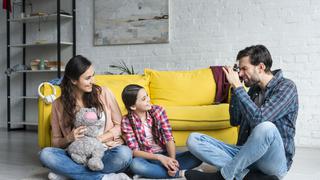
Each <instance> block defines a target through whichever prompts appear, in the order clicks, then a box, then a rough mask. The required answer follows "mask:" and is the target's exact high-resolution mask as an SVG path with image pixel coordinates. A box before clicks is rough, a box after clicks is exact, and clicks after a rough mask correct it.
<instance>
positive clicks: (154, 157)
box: [121, 84, 201, 179]
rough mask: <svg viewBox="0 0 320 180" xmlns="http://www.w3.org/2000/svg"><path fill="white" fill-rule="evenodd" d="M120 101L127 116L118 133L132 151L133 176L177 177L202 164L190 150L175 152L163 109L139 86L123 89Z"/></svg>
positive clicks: (169, 127) (132, 85) (131, 167)
mask: <svg viewBox="0 0 320 180" xmlns="http://www.w3.org/2000/svg"><path fill="white" fill-rule="evenodd" d="M122 100H123V102H124V105H125V106H126V109H127V110H128V114H127V115H126V116H125V117H124V118H123V119H122V123H121V130H122V132H123V136H124V139H125V140H126V142H127V145H128V146H129V147H130V148H131V149H132V150H133V156H134V158H133V161H132V163H131V165H130V170H131V171H132V172H133V173H134V174H136V175H139V176H142V177H146V178H157V179H160V178H178V177H184V172H185V171H186V170H188V169H192V168H195V167H197V166H199V165H200V164H201V161H200V160H199V159H197V158H196V157H195V156H193V155H192V154H191V153H190V152H189V151H186V152H182V153H176V147H175V143H174V140H173V136H172V132H171V126H170V123H169V120H168V118H167V115H166V112H165V110H164V108H162V107H161V106H157V105H151V104H150V98H149V96H148V94H147V92H146V91H145V89H144V88H143V87H142V86H139V85H136V84H130V85H128V86H126V87H125V88H124V90H123V91H122Z"/></svg>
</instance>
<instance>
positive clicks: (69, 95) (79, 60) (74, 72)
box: [60, 55, 103, 127]
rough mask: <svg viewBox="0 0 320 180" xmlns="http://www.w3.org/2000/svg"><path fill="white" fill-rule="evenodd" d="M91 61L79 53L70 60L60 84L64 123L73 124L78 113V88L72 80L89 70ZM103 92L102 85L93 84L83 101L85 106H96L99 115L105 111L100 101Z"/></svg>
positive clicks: (66, 124) (77, 78)
mask: <svg viewBox="0 0 320 180" xmlns="http://www.w3.org/2000/svg"><path fill="white" fill-rule="evenodd" d="M91 64H92V63H91V62H90V61H89V60H88V59H87V58H85V57H83V56H81V55H77V56H75V57H73V58H71V59H70V60H69V62H68V63H67V65H66V68H65V73H64V76H63V79H62V82H61V84H60V88H61V103H62V105H63V117H65V120H64V122H63V123H64V125H65V126H67V127H68V126H71V127H72V124H73V123H72V122H73V120H74V119H75V114H76V111H77V109H76V94H75V88H77V87H76V86H75V85H74V84H73V83H72V82H71V80H79V78H80V76H81V75H82V74H83V73H84V72H86V71H87V69H88V68H89V67H90V66H91ZM100 94H101V87H100V86H98V85H95V84H93V87H92V91H91V92H87V93H84V95H83V97H82V98H83V99H82V100H83V103H84V106H85V107H88V108H91V107H95V108H96V109H97V112H98V115H99V114H100V113H101V112H102V111H103V106H102V103H101V101H100V98H99V95H100Z"/></svg>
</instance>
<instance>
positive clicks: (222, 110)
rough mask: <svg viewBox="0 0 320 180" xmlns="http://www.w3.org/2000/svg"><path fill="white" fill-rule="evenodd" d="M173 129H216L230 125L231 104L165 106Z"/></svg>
mask: <svg viewBox="0 0 320 180" xmlns="http://www.w3.org/2000/svg"><path fill="white" fill-rule="evenodd" d="M164 108H165V109H166V112H167V115H168V118H169V121H170V124H171V126H172V128H173V130H193V131H195V130H214V129H223V128H228V127H230V121H229V119H230V116H229V104H219V105H207V106H165V107H164Z"/></svg>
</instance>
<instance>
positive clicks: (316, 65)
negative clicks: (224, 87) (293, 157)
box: [0, 0, 320, 147]
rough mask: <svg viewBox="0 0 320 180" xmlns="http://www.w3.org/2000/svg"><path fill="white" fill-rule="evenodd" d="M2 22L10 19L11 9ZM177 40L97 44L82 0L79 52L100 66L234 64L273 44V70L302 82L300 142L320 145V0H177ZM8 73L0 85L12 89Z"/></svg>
mask: <svg viewBox="0 0 320 180" xmlns="http://www.w3.org/2000/svg"><path fill="white" fill-rule="evenodd" d="M0 13H1V14H0V15H1V17H0V18H1V19H0V20H1V24H3V23H5V16H4V15H5V13H4V11H1V12H0ZM169 17H170V32H169V34H170V43H168V44H144V45H120V46H97V47H95V46H93V3H92V1H86V0H78V1H77V38H78V39H77V53H78V54H83V55H85V56H87V57H88V58H89V59H90V60H92V61H93V63H94V64H95V66H96V71H97V72H105V71H110V69H109V68H108V65H110V64H114V63H117V62H119V61H121V60H123V61H125V62H126V63H127V64H129V65H133V66H134V67H135V69H136V70H137V71H139V72H140V73H142V72H143V69H144V68H154V69H158V70H189V69H196V68H203V67H208V66H209V65H232V64H233V63H234V61H235V56H236V54H237V52H238V51H239V50H241V49H243V48H244V47H246V46H249V45H253V44H264V45H266V46H267V47H268V48H269V50H270V52H271V54H272V56H273V60H274V65H273V69H276V68H282V69H283V70H284V75H285V76H286V77H288V78H290V79H292V80H293V81H294V82H295V83H296V84H297V86H298V91H299V100H300V111H299V116H298V120H297V126H296V128H297V134H296V143H297V145H298V146H307V147H320V121H319V119H320V111H319V109H320V105H319V103H317V102H319V101H320V84H319V80H317V79H318V76H320V62H319V61H317V60H318V59H319V58H320V31H319V28H320V1H317V0H308V1H302V0H282V1H276V0H270V1H263V0H256V1H253V0H242V1H222V0H199V1H193V0H174V1H170V13H169ZM0 30H1V33H0V37H1V44H0V47H1V49H0V57H1V61H0V64H1V67H0V70H1V72H3V71H4V69H5V64H6V50H5V43H6V42H5V37H6V35H5V26H0ZM5 82H6V81H5V76H4V75H2V76H0V88H1V89H5V87H6V83H5ZM5 96H6V92H5V91H0V98H1V101H0V113H1V116H0V117H1V126H5V122H6V118H5V117H6V104H5V102H6V101H5V99H6V97H5Z"/></svg>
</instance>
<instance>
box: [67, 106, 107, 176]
mask: <svg viewBox="0 0 320 180" xmlns="http://www.w3.org/2000/svg"><path fill="white" fill-rule="evenodd" d="M79 126H86V127H87V131H86V132H85V134H84V137H82V138H79V139H77V140H75V141H73V142H72V143H71V144H70V145H69V146H68V148H67V152H68V153H69V154H70V156H71V158H72V159H73V160H74V161H75V162H77V163H79V164H84V165H86V166H88V167H89V169H91V170H93V171H99V170H102V169H103V167H104V165H103V162H102V157H103V155H104V151H105V150H106V147H105V146H104V145H103V144H102V143H101V142H100V141H99V140H98V139H97V138H96V137H97V135H98V133H99V132H101V131H103V128H104V121H101V120H99V118H98V116H97V111H96V108H81V109H80V111H79V112H78V113H77V114H76V119H75V121H74V127H75V128H77V127H79Z"/></svg>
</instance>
